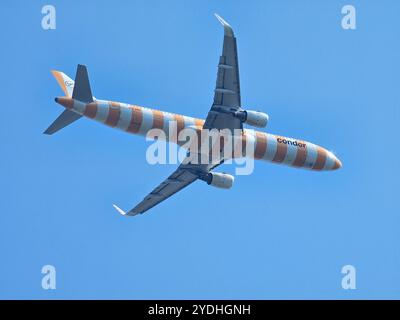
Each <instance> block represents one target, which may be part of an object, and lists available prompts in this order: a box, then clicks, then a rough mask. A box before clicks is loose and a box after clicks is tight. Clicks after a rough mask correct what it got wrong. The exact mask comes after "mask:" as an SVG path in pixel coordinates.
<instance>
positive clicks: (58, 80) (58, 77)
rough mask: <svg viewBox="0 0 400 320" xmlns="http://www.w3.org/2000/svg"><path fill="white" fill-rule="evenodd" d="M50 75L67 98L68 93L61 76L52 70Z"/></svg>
mask: <svg viewBox="0 0 400 320" xmlns="http://www.w3.org/2000/svg"><path fill="white" fill-rule="evenodd" d="M51 73H52V74H53V76H54V78H56V80H57V82H58V84H59V85H60V87H61V89H62V91H64V94H65V95H66V96H68V91H67V87H66V86H65V83H64V79H63V77H62V75H61V74H60V73H59V72H58V71H54V70H52V71H51Z"/></svg>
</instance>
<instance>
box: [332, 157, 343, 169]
mask: <svg viewBox="0 0 400 320" xmlns="http://www.w3.org/2000/svg"><path fill="white" fill-rule="evenodd" d="M341 167H342V162H341V161H340V160H339V159H338V158H336V157H335V158H334V165H333V168H332V170H337V169H340V168H341Z"/></svg>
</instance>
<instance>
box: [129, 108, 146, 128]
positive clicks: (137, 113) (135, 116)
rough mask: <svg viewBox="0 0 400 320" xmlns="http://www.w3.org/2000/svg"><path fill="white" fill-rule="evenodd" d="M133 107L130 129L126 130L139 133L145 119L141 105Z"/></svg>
mask: <svg viewBox="0 0 400 320" xmlns="http://www.w3.org/2000/svg"><path fill="white" fill-rule="evenodd" d="M130 108H131V109H132V116H131V122H130V124H129V127H128V129H126V131H128V132H131V133H138V132H139V129H140V126H141V125H142V121H143V113H142V110H141V109H140V107H137V106H133V107H130Z"/></svg>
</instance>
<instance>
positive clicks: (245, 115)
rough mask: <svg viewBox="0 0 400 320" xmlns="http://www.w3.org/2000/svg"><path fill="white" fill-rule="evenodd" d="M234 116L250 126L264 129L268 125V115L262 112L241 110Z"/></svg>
mask: <svg viewBox="0 0 400 320" xmlns="http://www.w3.org/2000/svg"><path fill="white" fill-rule="evenodd" d="M236 116H237V117H238V118H239V119H240V120H242V121H243V122H245V123H247V124H248V125H250V126H253V127H257V128H264V127H266V126H267V123H268V119H269V117H268V115H267V114H266V113H264V112H260V111H253V110H243V111H239V112H237V113H236Z"/></svg>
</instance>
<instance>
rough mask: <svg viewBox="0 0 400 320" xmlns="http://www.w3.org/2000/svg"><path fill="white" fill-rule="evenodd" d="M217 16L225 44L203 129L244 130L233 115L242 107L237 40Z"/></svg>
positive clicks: (228, 26) (226, 24)
mask: <svg viewBox="0 0 400 320" xmlns="http://www.w3.org/2000/svg"><path fill="white" fill-rule="evenodd" d="M215 16H216V17H217V19H218V20H219V22H221V24H222V26H223V27H224V44H223V49H222V55H221V56H220V58H219V64H218V73H217V81H216V85H215V90H214V102H213V105H212V106H211V110H210V111H209V113H208V115H207V118H206V121H205V122H204V126H203V128H204V129H213V128H215V129H231V130H233V129H242V128H243V125H242V121H241V120H240V119H238V118H237V117H234V115H233V113H234V112H235V111H238V110H239V109H240V107H241V102H240V83H239V65H238V55H237V47H236V38H235V36H234V33H233V30H232V27H231V26H230V25H229V24H228V23H227V22H226V21H225V20H224V19H222V18H221V17H220V16H219V15H217V14H216V15H215Z"/></svg>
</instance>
